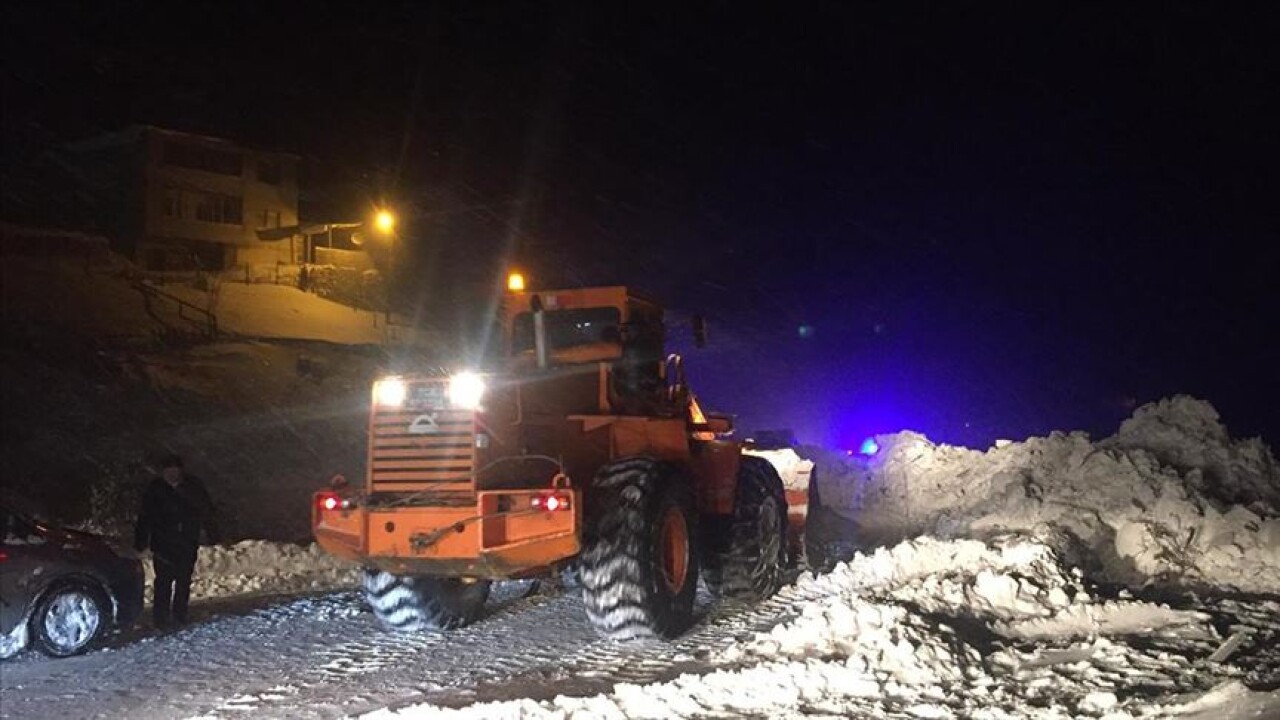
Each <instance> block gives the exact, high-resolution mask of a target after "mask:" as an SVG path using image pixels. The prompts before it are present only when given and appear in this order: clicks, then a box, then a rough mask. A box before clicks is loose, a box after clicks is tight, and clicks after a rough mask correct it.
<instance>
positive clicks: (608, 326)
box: [511, 307, 622, 354]
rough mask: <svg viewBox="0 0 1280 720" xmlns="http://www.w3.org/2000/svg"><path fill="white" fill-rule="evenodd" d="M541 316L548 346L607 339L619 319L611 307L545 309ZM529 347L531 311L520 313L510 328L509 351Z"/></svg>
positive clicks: (558, 346)
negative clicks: (543, 317) (542, 316)
mask: <svg viewBox="0 0 1280 720" xmlns="http://www.w3.org/2000/svg"><path fill="white" fill-rule="evenodd" d="M545 317H546V328H547V347H548V348H549V349H551V350H559V349H562V348H569V347H575V346H578V345H590V344H591V343H598V342H610V341H611V340H612V339H614V338H616V333H617V328H618V323H619V322H621V320H622V317H621V313H619V312H618V309H617V308H612V307H597V308H580V309H573V310H548V311H547V312H546V315H545ZM611 335H612V336H614V338H611V337H610V336H611ZM532 349H534V348H533V313H521V314H519V315H517V316H516V320H515V325H514V327H513V328H512V331H511V351H512V353H513V354H519V353H522V352H527V351H529V350H532Z"/></svg>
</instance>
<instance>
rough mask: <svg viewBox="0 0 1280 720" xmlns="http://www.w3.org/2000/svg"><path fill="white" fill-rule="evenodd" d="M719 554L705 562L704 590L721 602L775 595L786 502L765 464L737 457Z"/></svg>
mask: <svg viewBox="0 0 1280 720" xmlns="http://www.w3.org/2000/svg"><path fill="white" fill-rule="evenodd" d="M722 549H723V552H722V553H721V554H719V555H718V556H717V557H715V558H714V559H712V560H710V561H709V562H708V564H709V565H711V566H712V567H714V571H713V572H709V573H706V574H704V575H703V581H704V582H705V583H706V584H707V589H709V590H711V592H712V593H714V594H716V595H719V596H721V597H730V598H737V599H743V600H762V599H764V598H767V597H769V596H771V595H773V594H774V593H775V592H777V590H778V587H779V586H780V585H781V584H782V578H783V573H784V571H785V568H786V565H787V496H786V492H785V491H784V490H783V487H782V479H781V478H779V477H778V471H777V470H775V469H774V467H773V465H772V464H770V463H769V461H768V460H765V459H764V458H759V457H753V456H751V455H744V456H742V463H741V465H740V466H739V469H738V487H737V493H736V497H735V500H734V507H733V521H732V522H731V524H730V525H729V539H728V545H727V547H723V548H722Z"/></svg>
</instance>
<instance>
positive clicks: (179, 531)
mask: <svg viewBox="0 0 1280 720" xmlns="http://www.w3.org/2000/svg"><path fill="white" fill-rule="evenodd" d="M201 529H203V530H204V531H205V535H207V536H208V537H209V541H210V542H213V541H214V536H215V534H216V530H215V528H214V518H213V502H212V501H211V500H210V499H209V493H208V491H206V490H205V488H204V483H202V482H200V479H199V478H196V477H193V476H191V475H184V476H183V478H182V482H180V483H178V486H177V487H176V488H175V487H173V486H172V485H170V484H169V483H167V482H165V480H164V478H156V479H155V480H152V481H151V484H150V485H148V486H147V490H146V492H144V493H143V495H142V508H141V510H140V511H139V512H138V524H137V526H136V527H135V529H134V541H133V544H134V547H135V548H136V549H137V550H138V552H142V551H143V550H146V549H147V548H151V552H152V554H153V555H155V556H156V557H157V558H160V559H163V560H167V561H169V562H173V563H179V564H190V563H194V562H195V561H196V551H197V550H198V549H199V547H200V530H201Z"/></svg>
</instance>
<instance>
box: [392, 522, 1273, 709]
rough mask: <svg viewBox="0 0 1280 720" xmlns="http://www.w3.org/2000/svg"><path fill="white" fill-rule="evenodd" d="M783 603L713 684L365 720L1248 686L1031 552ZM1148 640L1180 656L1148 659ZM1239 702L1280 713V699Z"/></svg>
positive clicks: (933, 545) (966, 552)
mask: <svg viewBox="0 0 1280 720" xmlns="http://www.w3.org/2000/svg"><path fill="white" fill-rule="evenodd" d="M774 602H779V603H780V604H781V605H783V606H786V605H789V606H790V608H791V609H792V610H793V611H794V613H795V616H794V619H792V620H790V621H787V622H783V623H781V624H779V625H777V626H776V627H774V628H773V629H772V630H770V631H768V632H760V633H755V634H754V635H752V636H749V637H746V638H742V639H739V640H737V641H735V642H732V643H731V644H730V645H728V646H727V647H724V648H722V649H721V650H719V651H717V652H715V653H714V655H713V657H712V664H713V665H714V666H715V667H716V668H718V669H716V670H714V671H712V672H710V673H708V674H703V675H697V674H686V675H681V676H679V677H677V678H675V679H673V680H670V681H668V682H662V683H654V684H648V685H634V684H626V683H620V684H617V685H615V686H614V688H613V691H612V692H611V693H609V694H605V695H597V696H594V697H586V698H574V697H564V696H560V697H556V698H554V699H552V700H544V701H540V700H533V699H524V700H516V701H508V702H497V703H484V704H477V705H474V706H471V707H467V708H461V709H447V708H440V707H435V706H430V705H422V706H416V707H410V708H405V709H401V710H398V711H390V710H386V711H380V712H378V713H375V714H373V715H371V716H369V717H377V718H474V717H485V718H576V717H593V718H595V717H601V718H676V717H706V716H711V717H725V716H732V717H738V716H750V717H798V716H812V715H817V716H835V717H870V718H881V717H922V718H952V717H972V718H989V719H993V720H994V719H998V718H1023V717H1035V718H1060V717H1072V716H1084V717H1098V716H1105V717H1110V718H1130V717H1143V716H1149V715H1153V714H1159V713H1161V712H1164V713H1169V712H1175V711H1176V708H1175V706H1176V705H1177V703H1178V702H1180V701H1181V698H1180V697H1179V693H1185V692H1188V691H1194V690H1197V689H1198V690H1201V691H1205V690H1209V689H1210V688H1213V687H1214V686H1215V685H1218V684H1219V683H1221V682H1222V681H1223V680H1224V678H1227V679H1229V678H1230V677H1231V676H1232V673H1235V674H1236V675H1239V674H1240V671H1239V670H1223V669H1222V668H1220V667H1212V666H1209V665H1207V664H1205V663H1203V662H1199V661H1197V659H1196V658H1195V657H1193V655H1194V654H1195V653H1196V652H1203V654H1204V655H1207V654H1208V653H1209V652H1211V651H1212V649H1213V648H1215V647H1217V646H1218V645H1219V644H1220V642H1221V638H1220V637H1219V636H1218V634H1217V632H1216V631H1215V630H1214V628H1213V626H1212V625H1211V624H1210V623H1209V617H1208V616H1207V615H1204V614H1201V613H1196V612H1188V611H1178V610H1174V609H1170V608H1168V607H1164V606H1161V605H1155V604H1151V603H1145V602H1137V601H1121V602H1116V601H1102V600H1098V599H1096V598H1094V597H1091V596H1090V594H1089V593H1088V592H1087V591H1086V590H1085V588H1084V587H1083V585H1082V583H1081V574H1080V572H1079V571H1078V570H1071V571H1068V570H1065V569H1064V568H1063V566H1062V564H1061V562H1060V559H1059V555H1058V554H1057V552H1056V551H1055V550H1054V549H1053V548H1051V547H1050V546H1048V545H1046V544H1044V543H1041V542H1038V541H1035V540H1031V539H1028V538H1026V537H1017V536H1004V537H1000V538H996V539H994V540H993V541H992V543H991V544H985V543H982V542H978V541H973V540H959V541H940V540H936V539H933V538H919V539H916V540H913V541H910V542H905V543H902V544H900V545H898V546H896V547H894V548H892V549H880V550H878V551H876V552H875V553H873V554H870V555H861V554H860V555H857V556H855V557H854V559H853V560H852V561H850V562H849V563H842V564H840V565H838V566H837V567H836V569H835V570H834V571H833V572H832V573H830V574H828V575H825V576H819V577H813V576H811V575H805V576H802V577H801V579H800V581H799V582H798V583H797V584H796V585H795V586H792V587H789V588H786V589H784V590H783V591H782V592H781V593H780V595H779V597H778V598H776V599H775V601H774ZM1132 635H1140V637H1137V638H1131V637H1130V636H1132ZM1152 638H1159V639H1163V640H1166V641H1169V642H1173V641H1176V642H1178V643H1181V647H1182V648H1185V650H1184V651H1182V652H1180V653H1176V654H1175V653H1169V652H1164V651H1161V650H1154V649H1150V648H1148V649H1142V648H1143V644H1142V643H1144V642H1148V641H1151V640H1152ZM1130 640H1134V644H1133V645H1130V644H1129V641H1130ZM1197 643H1199V645H1197ZM1197 647H1199V648H1201V650H1200V651H1196V650H1194V648H1197ZM1243 692H1244V695H1243V696H1241V697H1242V698H1243V699H1247V700H1248V701H1249V702H1250V703H1251V704H1252V705H1253V706H1257V707H1261V708H1263V710H1264V711H1275V710H1277V709H1280V693H1269V694H1261V695H1258V696H1256V697H1255V695H1254V694H1251V693H1248V692H1247V691H1243ZM1233 697H1234V696H1233ZM1152 698H1155V700H1154V702H1153V700H1152ZM1162 699H1163V700H1162ZM1161 702H1163V703H1165V706H1164V707H1161V706H1160V703H1161ZM1202 702H1205V703H1207V702H1208V701H1205V700H1203V699H1202Z"/></svg>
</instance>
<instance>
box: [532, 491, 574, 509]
mask: <svg viewBox="0 0 1280 720" xmlns="http://www.w3.org/2000/svg"><path fill="white" fill-rule="evenodd" d="M570 497H571V496H569V495H534V496H533V497H532V498H531V499H530V504H531V505H532V506H533V507H535V508H538V509H540V510H546V511H547V512H555V511H557V510H568V509H569V508H570V507H571V503H570V501H569V498H570Z"/></svg>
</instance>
